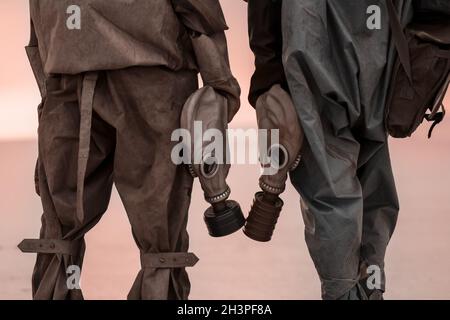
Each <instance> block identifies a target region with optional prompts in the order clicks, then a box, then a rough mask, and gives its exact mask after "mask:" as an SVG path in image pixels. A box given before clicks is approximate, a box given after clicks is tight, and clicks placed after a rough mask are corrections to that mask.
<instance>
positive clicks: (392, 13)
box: [386, 0, 412, 83]
mask: <svg viewBox="0 0 450 320" xmlns="http://www.w3.org/2000/svg"><path fill="white" fill-rule="evenodd" d="M386 3H387V9H388V14H389V24H390V26H391V30H392V37H393V39H394V43H395V47H396V48H397V52H398V56H399V59H400V62H401V64H402V66H403V68H404V69H405V72H406V75H407V76H408V80H409V82H410V83H412V71H411V58H410V55H409V44H408V40H407V39H406V36H405V33H404V28H403V26H402V23H401V21H400V18H399V15H398V13H397V10H396V9H395V6H394V0H386Z"/></svg>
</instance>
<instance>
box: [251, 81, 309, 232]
mask: <svg viewBox="0 0 450 320" xmlns="http://www.w3.org/2000/svg"><path fill="white" fill-rule="evenodd" d="M256 115H257V118H258V127H259V129H265V130H268V131H269V133H268V134H267V141H266V144H263V145H262V146H260V148H261V147H265V146H268V148H267V150H260V151H261V153H262V154H266V155H267V157H262V158H261V160H269V161H264V162H265V163H262V165H263V168H264V173H263V175H262V176H261V178H260V180H259V185H260V187H261V189H262V190H263V191H262V192H259V193H257V194H256V196H255V200H254V203H253V207H252V209H251V211H250V214H249V216H248V218H247V223H246V225H245V229H244V233H245V234H246V235H247V236H248V237H249V238H251V239H253V240H256V241H270V239H271V238H272V234H273V231H274V229H275V225H276V223H277V221H278V217H279V215H280V213H281V209H282V207H283V201H282V200H281V199H280V198H279V195H280V194H281V193H283V192H284V190H285V188H286V180H287V178H288V173H289V171H291V170H294V169H295V168H296V167H297V166H298V164H299V162H300V151H301V148H302V145H303V139H304V135H303V130H302V129H301V127H300V123H299V120H298V116H297V113H296V111H295V107H294V104H293V102H292V99H291V97H290V96H289V94H288V93H287V92H286V91H284V90H283V89H282V88H281V86H279V85H274V86H273V87H272V88H271V89H270V90H269V91H268V92H267V93H265V94H263V95H262V96H260V97H259V99H258V100H257V103H256ZM273 130H279V139H278V141H272V138H271V137H272V134H271V133H272V131H273Z"/></svg>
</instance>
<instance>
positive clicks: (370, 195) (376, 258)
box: [358, 141, 399, 291]
mask: <svg viewBox="0 0 450 320" xmlns="http://www.w3.org/2000/svg"><path fill="white" fill-rule="evenodd" d="M374 148H375V149H374V150H373V151H372V154H373V155H371V156H370V158H368V159H367V160H363V163H361V165H360V168H359V169H358V177H359V179H360V181H361V185H362V190H363V197H364V215H363V234H362V245H361V271H362V274H361V277H362V278H363V280H365V278H366V277H367V276H368V275H373V276H374V277H372V278H373V280H372V279H371V285H375V287H376V289H379V290H381V291H385V273H384V258H385V254H386V248H387V246H388V244H389V241H390V239H391V236H392V234H393V232H394V229H395V225H396V223H397V217H398V211H399V203H398V197H397V192H396V188H395V181H394V177H393V173H392V166H391V160H390V156H389V148H388V143H387V141H386V142H380V143H378V144H377V145H376V147H374ZM368 267H370V270H369V271H370V272H369V274H367V273H366V272H365V270H366V268H368ZM378 271H380V275H377V274H375V272H378ZM378 279H379V280H380V283H377V282H378Z"/></svg>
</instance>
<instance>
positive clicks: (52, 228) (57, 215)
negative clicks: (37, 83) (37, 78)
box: [21, 76, 114, 299]
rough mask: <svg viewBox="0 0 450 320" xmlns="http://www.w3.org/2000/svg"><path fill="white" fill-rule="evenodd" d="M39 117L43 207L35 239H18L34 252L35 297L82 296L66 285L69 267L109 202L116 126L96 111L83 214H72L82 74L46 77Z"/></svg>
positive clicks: (78, 260) (78, 257)
mask: <svg viewBox="0 0 450 320" xmlns="http://www.w3.org/2000/svg"><path fill="white" fill-rule="evenodd" d="M49 83H50V85H49V93H48V97H47V99H46V101H45V104H44V107H43V110H42V115H41V117H40V123H39V162H38V178H39V179H38V184H39V191H40V196H41V201H42V205H43V209H44V213H43V216H42V228H41V233H40V239H39V240H27V241H25V242H23V243H22V244H21V247H22V249H23V250H24V251H26V252H37V253H38V256H37V261H36V265H35V268H34V272H33V298H34V299H82V294H81V291H80V290H77V289H75V290H70V289H69V287H68V286H67V274H66V271H67V268H68V267H69V266H71V265H73V266H77V267H79V268H81V267H82V262H83V256H84V249H85V245H84V234H85V233H86V232H87V231H88V230H89V229H90V228H91V227H92V226H93V225H94V224H95V223H96V222H97V221H98V220H99V219H100V217H101V215H102V214H103V213H104V211H105V210H106V208H107V205H108V202H109V197H110V193H111V186H112V165H113V158H112V156H111V155H112V151H113V143H111V137H112V138H114V131H113V130H112V128H110V127H109V126H107V125H106V124H105V123H104V122H103V121H101V120H100V119H99V118H98V117H97V116H96V115H94V118H93V129H92V138H91V139H92V145H93V147H92V148H91V152H90V157H89V162H88V168H87V175H86V183H85V199H84V200H85V211H86V219H85V221H84V222H83V223H79V222H78V221H77V218H76V193H77V191H76V190H77V159H78V138H79V133H80V131H79V130H80V104H79V101H80V99H79V98H80V92H81V91H82V87H81V86H82V81H81V76H64V77H57V78H53V79H51V80H50V81H49Z"/></svg>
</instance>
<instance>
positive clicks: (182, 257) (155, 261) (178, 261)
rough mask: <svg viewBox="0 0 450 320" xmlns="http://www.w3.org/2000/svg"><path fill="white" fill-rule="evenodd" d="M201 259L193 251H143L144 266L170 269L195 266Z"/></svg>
mask: <svg viewBox="0 0 450 320" xmlns="http://www.w3.org/2000/svg"><path fill="white" fill-rule="evenodd" d="M198 261H199V259H198V257H197V256H196V255H195V254H194V253H191V252H168V253H142V254H141V264H142V268H154V269H170V268H184V267H193V266H195V265H196V264H197V262H198Z"/></svg>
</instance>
